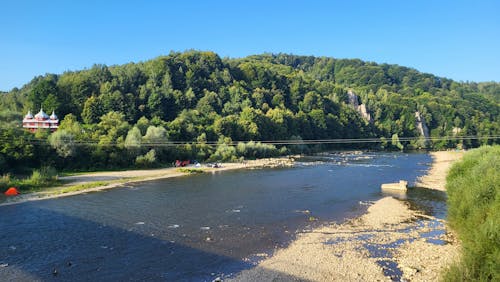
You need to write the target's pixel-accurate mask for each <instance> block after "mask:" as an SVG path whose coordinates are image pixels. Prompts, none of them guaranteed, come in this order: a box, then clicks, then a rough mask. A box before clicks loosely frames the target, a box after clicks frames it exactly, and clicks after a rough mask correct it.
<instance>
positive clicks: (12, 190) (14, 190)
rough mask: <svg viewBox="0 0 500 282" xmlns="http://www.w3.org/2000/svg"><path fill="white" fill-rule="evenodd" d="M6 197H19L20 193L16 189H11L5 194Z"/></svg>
mask: <svg viewBox="0 0 500 282" xmlns="http://www.w3.org/2000/svg"><path fill="white" fill-rule="evenodd" d="M4 194H5V195H6V196H17V195H19V194H20V193H19V191H17V188H16V187H10V188H9V189H7V191H5V193H4Z"/></svg>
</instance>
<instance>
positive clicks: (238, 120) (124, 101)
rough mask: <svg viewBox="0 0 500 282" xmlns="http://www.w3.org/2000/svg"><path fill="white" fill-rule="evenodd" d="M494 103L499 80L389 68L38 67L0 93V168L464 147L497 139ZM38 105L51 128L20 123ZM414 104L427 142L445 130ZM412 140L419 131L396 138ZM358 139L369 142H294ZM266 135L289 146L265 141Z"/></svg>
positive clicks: (194, 60) (204, 58)
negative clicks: (55, 123) (37, 72)
mask: <svg viewBox="0 0 500 282" xmlns="http://www.w3.org/2000/svg"><path fill="white" fill-rule="evenodd" d="M352 94H356V96H353V95H352ZM353 97H354V98H353ZM353 100H354V101H355V103H354V104H363V106H364V107H365V108H366V111H367V114H369V117H366V116H363V115H362V114H360V111H359V109H358V108H357V106H356V105H353V102H352V101H353ZM499 103H500V84H499V83H495V82H487V83H472V82H456V81H453V80H450V79H446V78H441V77H437V76H434V75H431V74H425V73H421V72H418V71H417V70H415V69H411V68H407V67H402V66H398V65H388V64H376V63H371V62H363V61H361V60H357V59H354V60H348V59H334V58H328V57H313V56H295V55H287V54H264V55H256V56H249V57H246V58H240V59H230V58H220V57H219V56H218V55H217V54H215V53H213V52H200V51H187V52H183V53H177V52H172V53H170V54H169V55H167V56H161V57H158V58H156V59H153V60H150V61H146V62H141V63H129V64H125V65H120V66H105V65H94V66H93V67H92V68H90V69H85V70H81V71H68V72H65V73H63V74H60V75H56V74H46V75H43V76H38V77H35V78H34V79H33V80H32V81H31V82H29V83H27V84H26V85H24V86H23V87H22V88H20V89H18V88H14V89H12V90H11V91H10V92H8V93H2V94H0V106H1V109H2V110H1V112H0V121H1V125H2V126H1V128H0V134H1V135H0V138H1V141H2V142H1V145H0V170H1V171H3V172H6V171H10V170H13V169H20V168H23V167H24V168H28V169H29V168H33V167H40V166H52V167H56V168H58V169H67V170H72V169H83V170H85V169H99V168H117V167H132V166H137V167H148V166H158V165H164V164H167V163H171V162H172V161H173V160H175V159H198V160H200V161H201V160H212V161H219V160H235V159H238V158H241V157H243V158H255V157H267V156H275V155H279V154H286V153H297V152H310V151H311V150H325V149H339V148H370V149H380V148H382V149H403V148H405V149H418V148H425V147H427V148H430V149H444V148H455V147H457V146H463V147H466V148H470V147H476V146H479V145H482V144H492V143H495V142H498V141H499V140H498V139H493V138H488V136H495V135H496V136H498V135H500V104H499ZM41 107H43V110H44V111H45V112H47V113H49V114H50V113H51V112H52V111H55V112H56V114H57V115H58V116H59V118H60V120H61V123H60V127H59V130H58V131H56V132H55V133H53V134H49V133H48V132H43V131H39V132H37V133H36V134H32V133H29V132H27V131H25V130H23V129H22V127H21V120H22V118H23V116H24V115H25V114H26V113H27V112H28V110H31V111H32V112H33V114H35V113H36V112H38V110H39V109H40V108H41ZM417 111H418V112H419V114H420V116H421V117H422V118H423V120H424V121H425V124H426V125H427V127H428V130H429V135H430V137H429V138H430V139H433V138H436V137H444V136H447V137H449V138H440V139H436V140H434V141H432V142H429V141H428V140H429V139H427V140H426V139H425V138H424V137H423V136H422V133H421V132H420V131H419V129H418V126H417V121H416V117H415V113H416V112H417ZM461 136H462V137H464V136H483V137H482V138H480V139H467V138H465V139H464V140H461V139H460V138H459V137H461ZM411 137H419V139H412V140H410V141H405V140H407V139H405V138H411ZM357 138H377V140H380V142H372V143H356V144H345V143H344V144H322V145H318V144H316V145H306V144H303V143H302V142H301V140H319V139H323V140H324V139H357ZM272 140H293V143H294V144H288V145H286V144H266V143H265V142H264V141H272ZM259 141H261V142H259ZM283 143H290V141H287V142H283ZM304 143H307V142H304Z"/></svg>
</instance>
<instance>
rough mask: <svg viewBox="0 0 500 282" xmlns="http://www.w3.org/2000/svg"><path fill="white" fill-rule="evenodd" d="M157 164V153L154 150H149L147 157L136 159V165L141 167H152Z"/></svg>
mask: <svg viewBox="0 0 500 282" xmlns="http://www.w3.org/2000/svg"><path fill="white" fill-rule="evenodd" d="M155 163H156V151H155V150H154V149H151V150H149V152H147V153H146V154H145V155H143V156H138V157H137V158H136V159H135V164H136V165H137V166H141V167H151V166H153V165H154V164H155Z"/></svg>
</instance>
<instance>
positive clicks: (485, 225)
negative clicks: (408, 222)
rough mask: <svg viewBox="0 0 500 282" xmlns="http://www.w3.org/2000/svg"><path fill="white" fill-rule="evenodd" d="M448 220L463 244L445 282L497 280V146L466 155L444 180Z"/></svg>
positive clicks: (499, 210) (499, 238)
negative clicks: (458, 257)
mask: <svg viewBox="0 0 500 282" xmlns="http://www.w3.org/2000/svg"><path fill="white" fill-rule="evenodd" d="M446 180H447V184H446V189H447V190H448V220H449V223H450V225H451V227H452V228H453V229H455V230H456V232H457V234H458V237H459V238H460V240H461V241H462V258H461V261H460V262H459V263H457V264H455V265H453V266H452V267H450V269H449V270H448V271H447V272H446V273H445V276H444V279H445V280H446V281H499V280H500V264H499V262H500V146H495V147H490V146H487V147H481V148H479V149H475V150H472V151H470V152H468V153H467V154H465V156H464V158H463V159H462V161H460V162H458V163H456V164H455V165H454V166H453V167H452V168H451V170H450V172H449V173H448V176H447V179H446Z"/></svg>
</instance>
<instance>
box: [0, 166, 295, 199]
mask: <svg viewBox="0 0 500 282" xmlns="http://www.w3.org/2000/svg"><path fill="white" fill-rule="evenodd" d="M293 160H294V157H282V158H267V159H258V160H248V161H244V162H238V163H221V164H220V167H218V168H212V167H207V166H201V167H194V166H190V167H188V168H189V169H199V170H202V171H203V172H205V173H218V172H222V171H228V170H235V169H253V168H265V167H285V166H291V165H293V162H294V161H293ZM189 174H190V173H186V172H181V171H179V168H175V167H171V168H163V169H148V170H126V171H102V172H94V173H84V174H78V175H74V176H66V177H60V180H62V181H63V182H65V184H64V185H63V186H58V187H53V188H48V189H44V190H43V191H40V192H34V193H26V194H21V195H19V196H16V197H10V198H8V200H7V202H4V203H0V206H3V205H12V204H17V203H22V202H28V201H38V200H45V199H52V198H59V197H67V196H73V195H78V194H82V193H88V192H96V191H101V190H106V189H112V188H117V187H120V186H123V185H126V184H130V183H134V182H142V181H150V180H156V179H164V178H171V177H180V176H186V175H189ZM92 183H94V184H96V187H92V188H82V189H78V190H77V191H71V188H72V187H75V186H77V185H85V184H92ZM66 191H68V192H66Z"/></svg>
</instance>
